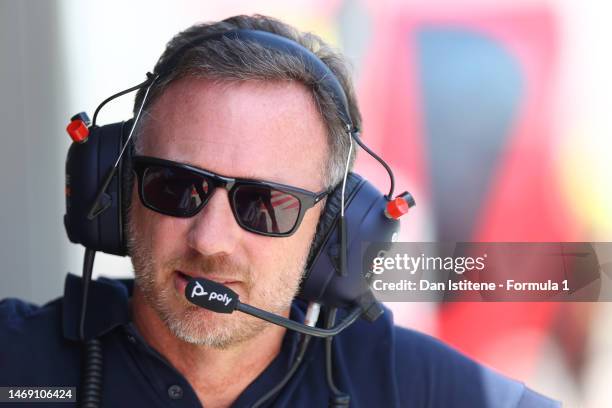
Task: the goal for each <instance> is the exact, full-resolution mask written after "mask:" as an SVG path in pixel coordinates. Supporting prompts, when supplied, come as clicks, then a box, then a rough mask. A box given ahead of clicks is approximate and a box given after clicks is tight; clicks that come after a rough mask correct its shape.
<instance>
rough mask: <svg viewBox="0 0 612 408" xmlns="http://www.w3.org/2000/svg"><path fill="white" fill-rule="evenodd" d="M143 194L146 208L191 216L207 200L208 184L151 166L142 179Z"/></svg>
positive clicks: (183, 173)
mask: <svg viewBox="0 0 612 408" xmlns="http://www.w3.org/2000/svg"><path fill="white" fill-rule="evenodd" d="M142 184H143V186H142V187H143V188H142V193H143V200H144V201H145V204H146V205H149V206H150V207H153V208H155V209H157V210H159V211H162V212H165V213H168V214H172V215H177V216H187V215H191V214H193V213H194V212H195V211H196V210H197V209H198V208H200V206H201V205H202V203H203V201H206V200H207V197H208V192H209V190H210V187H211V186H210V185H209V183H208V181H207V180H206V179H205V178H203V177H199V176H197V175H195V174H192V173H190V172H189V171H187V170H184V169H180V168H171V167H162V166H149V167H147V168H146V169H145V171H144V174H143V176H142Z"/></svg>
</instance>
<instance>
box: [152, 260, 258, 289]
mask: <svg viewBox="0 0 612 408" xmlns="http://www.w3.org/2000/svg"><path fill="white" fill-rule="evenodd" d="M164 266H165V267H167V268H168V269H173V270H179V271H185V272H193V273H197V274H199V275H202V276H217V277H223V278H227V279H228V280H236V281H242V282H244V283H246V284H247V286H249V287H250V283H251V281H252V276H251V272H250V268H249V267H248V265H245V264H244V263H242V262H239V261H237V260H236V259H234V258H232V257H231V256H229V255H212V256H202V255H199V254H195V255H188V256H183V257H177V258H174V259H171V260H170V261H168V262H167V263H166V264H165V265H164Z"/></svg>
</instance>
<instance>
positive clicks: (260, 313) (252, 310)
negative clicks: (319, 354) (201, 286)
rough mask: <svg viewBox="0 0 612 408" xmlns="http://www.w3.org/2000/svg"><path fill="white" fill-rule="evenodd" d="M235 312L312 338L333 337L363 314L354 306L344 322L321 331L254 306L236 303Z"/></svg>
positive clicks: (359, 308) (361, 310)
mask: <svg viewBox="0 0 612 408" xmlns="http://www.w3.org/2000/svg"><path fill="white" fill-rule="evenodd" d="M236 310H238V311H240V312H242V313H246V314H250V315H251V316H255V317H257V318H259V319H263V320H265V321H267V322H270V323H273V324H276V325H279V326H283V327H285V328H287V329H289V330H294V331H297V332H300V333H302V334H308V335H310V336H314V337H330V336H335V335H337V334H339V333H340V332H342V331H343V330H344V329H346V328H347V327H349V326H350V325H351V324H353V323H354V322H355V320H357V319H358V318H359V317H360V316H361V315H362V314H363V309H362V308H361V306H355V307H354V308H353V309H351V310H350V311H349V313H348V315H347V316H346V317H345V318H344V320H342V321H341V322H340V323H338V325H337V326H335V327H332V328H329V329H321V328H319V327H310V326H305V325H303V324H301V323H298V322H295V321H293V320H290V319H286V318H284V317H281V316H278V315H276V314H274V313H270V312H268V311H265V310H261V309H258V308H256V307H254V306H251V305H248V304H246V303H242V302H238V304H237V305H236Z"/></svg>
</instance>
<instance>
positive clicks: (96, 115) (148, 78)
mask: <svg viewBox="0 0 612 408" xmlns="http://www.w3.org/2000/svg"><path fill="white" fill-rule="evenodd" d="M153 78H155V77H154V76H153V74H151V73H150V72H147V79H146V81H144V82H141V83H139V84H138V85H135V86H133V87H131V88H128V89H125V90H123V91H121V92H117V93H116V94H114V95H111V96H109V97H108V98H106V99H105V100H103V101H102V103H100V105H98V107H97V108H96V111H95V112H94V115H93V121H92V122H91V126H92V127H93V126H96V121H97V119H98V113H99V112H100V109H102V107H104V105H106V104H107V103H109V102H110V101H112V100H113V99H115V98H118V97H120V96H122V95H125V94H127V93H130V92H132V91H135V90H137V89H140V88H143V87H145V86H147V85H149V83H150V82H151V81H152V80H153Z"/></svg>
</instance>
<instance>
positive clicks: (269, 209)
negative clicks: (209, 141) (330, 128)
mask: <svg viewBox="0 0 612 408" xmlns="http://www.w3.org/2000/svg"><path fill="white" fill-rule="evenodd" d="M133 163H134V171H135V172H136V175H137V177H138V182H139V188H138V194H139V196H140V201H141V202H142V204H143V205H144V206H145V207H147V208H148V209H150V210H153V211H156V212H158V213H161V214H165V215H170V216H172V217H181V218H188V217H193V216H194V215H196V214H197V213H199V212H200V211H201V210H202V208H204V206H205V205H206V203H207V202H208V200H209V199H210V197H212V195H213V193H214V191H215V189H216V188H217V187H221V188H224V189H226V190H227V192H228V196H229V202H230V207H231V209H232V213H233V214H234V218H235V219H236V222H237V223H238V225H240V226H241V227H242V228H244V229H245V230H247V231H250V232H253V233H255V234H260V235H265V236H270V237H287V236H289V235H291V234H293V233H294V232H295V231H296V229H297V228H298V227H299V225H300V223H301V222H302V218H303V217H304V213H305V212H306V210H308V209H309V208H311V207H313V206H314V205H315V204H317V203H318V202H319V201H321V200H322V199H323V198H324V197H325V196H326V195H327V194H329V191H327V190H326V191H322V192H320V193H313V192H310V191H308V190H303V189H301V188H296V187H291V186H287V185H283V184H277V183H272V182H267V181H260V180H251V179H240V178H232V177H224V176H220V175H218V174H215V173H212V172H210V171H207V170H203V169H200V168H197V167H194V166H190V165H188V164H183V163H177V162H174V161H170V160H164V159H158V158H154V157H146V156H136V157H134V162H133Z"/></svg>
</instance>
